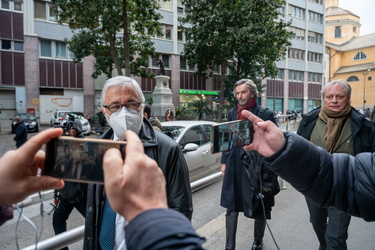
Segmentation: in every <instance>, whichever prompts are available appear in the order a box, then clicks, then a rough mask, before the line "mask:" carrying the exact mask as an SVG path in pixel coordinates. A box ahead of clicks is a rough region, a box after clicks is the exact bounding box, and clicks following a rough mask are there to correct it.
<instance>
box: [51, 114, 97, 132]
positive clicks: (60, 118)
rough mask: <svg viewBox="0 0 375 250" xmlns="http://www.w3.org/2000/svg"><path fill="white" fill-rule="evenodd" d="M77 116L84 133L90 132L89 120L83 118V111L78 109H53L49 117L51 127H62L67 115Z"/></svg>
mask: <svg viewBox="0 0 375 250" xmlns="http://www.w3.org/2000/svg"><path fill="white" fill-rule="evenodd" d="M69 115H70V116H72V117H74V118H78V119H79V120H80V121H81V124H82V130H83V133H84V134H85V135H89V134H90V133H91V125H90V123H89V121H88V120H87V119H86V118H85V114H84V113H83V112H78V111H55V112H54V113H53V115H52V117H51V127H56V126H58V127H63V126H64V123H66V122H67V121H68V116H69Z"/></svg>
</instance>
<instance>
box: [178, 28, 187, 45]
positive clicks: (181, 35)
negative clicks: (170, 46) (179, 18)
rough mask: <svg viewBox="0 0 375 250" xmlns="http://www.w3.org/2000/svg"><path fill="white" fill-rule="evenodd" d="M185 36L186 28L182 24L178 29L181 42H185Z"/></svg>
mask: <svg viewBox="0 0 375 250" xmlns="http://www.w3.org/2000/svg"><path fill="white" fill-rule="evenodd" d="M184 36H185V32H184V28H183V27H181V26H180V27H178V29H177V40H178V41H181V42H184Z"/></svg>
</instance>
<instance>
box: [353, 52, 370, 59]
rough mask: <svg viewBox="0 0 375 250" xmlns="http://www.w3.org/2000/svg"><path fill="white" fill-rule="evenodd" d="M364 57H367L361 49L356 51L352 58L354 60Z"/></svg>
mask: <svg viewBox="0 0 375 250" xmlns="http://www.w3.org/2000/svg"><path fill="white" fill-rule="evenodd" d="M364 59H367V55H366V54H365V53H363V52H362V51H360V52H358V53H357V54H356V55H355V56H354V58H353V60H354V61H358V60H364Z"/></svg>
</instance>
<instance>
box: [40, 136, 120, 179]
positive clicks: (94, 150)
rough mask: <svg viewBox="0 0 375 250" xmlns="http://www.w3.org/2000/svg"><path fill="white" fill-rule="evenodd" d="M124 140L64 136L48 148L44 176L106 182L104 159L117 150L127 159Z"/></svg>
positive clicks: (50, 143)
mask: <svg viewBox="0 0 375 250" xmlns="http://www.w3.org/2000/svg"><path fill="white" fill-rule="evenodd" d="M125 145H126V142H124V141H113V140H105V139H92V138H74V137H70V136H61V137H59V138H55V139H52V140H51V141H49V142H48V143H47V145H46V159H45V164H44V173H43V174H44V175H50V176H53V177H56V178H62V179H64V180H68V181H75V182H84V183H99V184H103V183H104V172H103V156H104V153H105V151H107V149H109V148H117V149H119V150H120V151H121V154H122V158H123V159H125Z"/></svg>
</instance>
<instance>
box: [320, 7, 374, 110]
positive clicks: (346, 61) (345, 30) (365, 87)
mask: <svg viewBox="0 0 375 250" xmlns="http://www.w3.org/2000/svg"><path fill="white" fill-rule="evenodd" d="M326 7H327V9H326V47H327V49H326V51H327V54H328V58H329V62H328V65H329V66H328V70H329V72H328V74H329V76H328V78H329V81H332V80H338V79H342V80H345V81H347V82H349V83H350V85H351V86H352V98H351V99H352V106H353V107H355V108H357V109H362V108H372V107H374V105H375V81H374V79H373V78H374V76H375V33H373V34H369V35H365V36H360V27H361V24H360V17H359V16H357V15H356V14H354V13H352V12H350V11H348V10H345V9H342V8H340V7H339V0H327V5H326Z"/></svg>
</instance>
